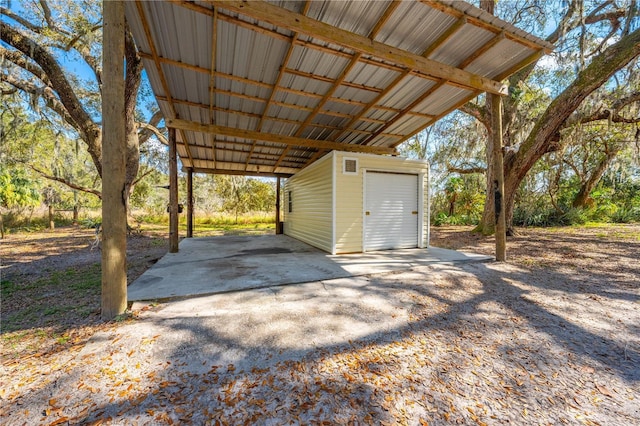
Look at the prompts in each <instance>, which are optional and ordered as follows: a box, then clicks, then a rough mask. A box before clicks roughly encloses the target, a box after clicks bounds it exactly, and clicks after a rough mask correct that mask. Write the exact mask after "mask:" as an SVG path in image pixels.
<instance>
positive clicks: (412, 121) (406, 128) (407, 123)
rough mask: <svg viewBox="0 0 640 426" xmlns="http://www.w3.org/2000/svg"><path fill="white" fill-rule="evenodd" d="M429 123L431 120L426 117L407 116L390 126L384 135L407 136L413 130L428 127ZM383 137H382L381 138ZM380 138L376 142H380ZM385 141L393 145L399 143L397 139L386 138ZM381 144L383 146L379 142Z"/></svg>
mask: <svg viewBox="0 0 640 426" xmlns="http://www.w3.org/2000/svg"><path fill="white" fill-rule="evenodd" d="M428 123H429V120H428V119H426V118H424V117H417V116H415V115H413V116H412V115H405V116H404V117H403V118H401V119H400V120H398V121H396V122H395V123H393V124H392V125H391V126H389V127H388V128H387V129H385V131H384V133H390V134H401V135H406V134H409V133H410V132H411V131H412V130H414V129H416V128H418V127H421V126H424V127H426V126H427V124H428ZM380 137H382V135H381V136H380ZM378 140H379V139H378V138H376V142H378ZM384 140H385V141H391V144H393V143H395V142H397V139H393V138H391V139H390V138H385V139H384ZM379 143H380V144H383V143H382V142H379Z"/></svg>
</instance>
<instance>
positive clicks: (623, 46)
mask: <svg viewBox="0 0 640 426" xmlns="http://www.w3.org/2000/svg"><path fill="white" fill-rule="evenodd" d="M639 54H640V29H637V30H635V31H634V32H632V33H630V34H629V35H627V36H625V37H623V38H622V39H620V40H619V41H618V42H617V43H615V44H613V45H611V46H609V47H608V48H607V49H606V50H605V51H604V52H602V53H600V54H599V55H597V56H596V57H595V58H593V60H592V61H591V63H590V64H589V65H588V66H587V67H586V68H585V69H584V70H582V71H581V72H580V73H579V74H578V76H577V77H576V79H575V80H574V81H573V83H571V84H570V85H569V86H568V87H567V88H566V89H565V90H564V91H563V92H562V93H561V94H560V95H558V96H557V97H556V98H555V99H554V100H553V101H552V102H551V104H550V105H549V106H548V107H547V109H546V110H545V112H544V113H543V114H542V116H540V117H539V118H538V119H537V120H536V124H535V126H534V128H533V129H532V130H531V132H530V133H529V136H528V137H527V138H526V140H525V141H524V142H523V143H522V144H521V145H520V147H519V149H518V151H517V152H515V153H513V152H508V153H506V154H505V161H504V178H505V193H504V199H505V215H506V220H507V233H508V235H510V234H511V233H512V232H513V223H512V221H513V210H514V206H515V196H516V192H517V190H518V187H519V186H520V183H521V182H522V180H523V179H524V177H525V176H526V175H527V173H528V172H529V170H530V169H531V168H532V167H533V165H534V164H535V163H536V162H537V161H538V160H539V159H540V158H541V157H542V156H543V155H545V154H546V153H548V152H553V151H556V150H558V148H559V144H560V143H561V142H560V134H559V132H560V130H561V129H562V128H563V126H564V125H565V122H566V121H567V119H568V118H569V117H570V116H571V114H573V113H574V112H575V111H576V109H578V107H579V106H580V104H581V103H582V101H583V100H584V99H585V98H586V97H587V96H589V95H590V94H591V93H593V91H595V90H596V89H598V88H599V87H601V86H602V85H603V84H605V83H606V82H607V81H608V80H609V78H611V76H612V75H613V74H615V73H616V72H617V71H618V70H620V69H622V68H623V67H625V66H626V65H627V64H628V63H629V62H631V61H632V60H633V59H634V58H635V57H636V56H638V55H639ZM505 136H506V137H507V138H508V135H505ZM490 139H491V138H489V140H490ZM505 146H509V145H508V144H507V143H505ZM487 152H491V150H490V149H487ZM491 176H492V173H491V172H490V171H489V170H488V171H487V178H488V185H487V201H486V202H485V209H484V212H483V215H482V222H481V223H480V224H479V225H478V226H477V227H476V230H477V231H479V232H482V233H483V234H490V233H492V232H493V225H492V222H493V220H494V213H493V203H492V202H490V201H492V200H493V194H492V193H491V191H492V189H491V187H492V185H491V184H490V183H491V182H492V180H491Z"/></svg>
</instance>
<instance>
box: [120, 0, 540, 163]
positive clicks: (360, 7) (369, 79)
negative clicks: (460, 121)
mask: <svg viewBox="0 0 640 426" xmlns="http://www.w3.org/2000/svg"><path fill="white" fill-rule="evenodd" d="M270 3H272V4H276V5H278V6H280V7H285V8H287V9H289V10H294V11H297V12H301V11H302V10H303V8H305V7H309V13H308V16H310V17H312V18H314V19H319V20H321V21H323V22H326V23H328V24H330V25H335V26H338V27H339V28H342V29H344V30H347V31H350V32H353V33H355V34H359V35H360V36H365V37H366V36H368V35H369V34H370V33H371V30H372V29H373V28H374V27H376V26H378V20H379V19H380V17H381V16H383V14H384V12H385V10H386V9H387V8H388V7H389V5H390V4H391V2H390V1H385V2H380V1H373V0H371V1H359V2H342V1H337V0H333V1H324V2H322V1H318V2H310V3H305V2H289V1H274V2H270ZM194 4H195V6H196V7H197V6H201V7H204V8H206V9H207V10H210V8H211V6H210V4H208V3H206V2H201V1H196V2H195V3H184V4H179V3H169V2H160V1H156V2H139V3H132V2H127V3H126V5H125V9H126V13H127V18H128V22H129V25H130V27H131V30H132V32H133V34H134V38H135V39H136V43H137V46H138V47H139V49H140V50H141V51H142V52H143V53H145V54H147V55H150V54H151V53H152V49H151V46H152V45H151V43H150V42H149V41H148V40H146V34H145V31H144V27H143V19H141V17H140V16H138V7H137V5H139V7H140V8H141V9H142V10H143V13H144V17H145V19H144V20H146V21H147V22H148V23H149V31H150V33H151V35H152V38H153V45H154V46H155V49H156V50H157V53H158V54H159V55H160V56H161V57H165V58H167V59H169V60H170V61H177V62H180V63H182V64H184V65H182V66H180V65H179V64H178V65H176V64H175V63H174V62H163V61H162V60H161V61H160V63H161V65H160V68H161V70H160V71H161V73H162V75H160V74H159V73H158V64H156V63H154V61H153V60H151V59H149V56H146V57H145V58H144V59H143V61H144V62H143V63H144V65H145V67H146V68H147V75H148V77H149V81H150V83H151V86H152V89H153V91H154V93H155V94H156V96H157V97H159V98H163V97H168V95H167V94H165V93H164V88H163V81H162V80H163V78H164V79H165V81H166V83H167V85H168V86H169V89H170V92H171V94H170V96H171V98H173V99H174V100H176V102H174V104H173V105H170V104H169V102H167V101H164V100H159V106H160V110H161V111H162V113H163V114H164V115H165V116H166V117H173V110H174V109H175V111H176V112H177V116H178V117H179V118H181V119H184V120H188V121H192V122H199V123H205V124H208V123H210V122H212V121H211V119H210V117H209V105H208V104H209V102H210V94H209V93H210V90H211V88H210V87H209V85H210V80H211V75H210V72H208V71H207V69H208V68H209V67H210V66H211V52H212V49H211V41H212V37H211V30H212V28H213V22H212V16H211V15H210V14H205V13H198V12H197V11H194V10H193V7H194ZM447 7H450V9H449V10H446V13H445V12H442V11H440V10H437V9H443V8H444V9H446V8H447ZM444 9H443V10H444ZM244 10H245V11H246V10H247V9H244ZM465 14H466V16H468V17H470V20H469V21H468V22H467V24H465V25H464V26H463V27H462V28H461V29H459V31H457V32H456V33H454V34H453V35H452V36H451V37H450V38H449V39H448V40H447V41H446V42H445V43H443V44H442V46H440V47H439V48H437V49H435V50H434V52H432V54H431V59H432V60H436V61H438V62H441V63H443V64H451V65H457V64H459V63H461V62H462V61H464V60H465V59H466V58H468V57H469V56H470V55H472V54H474V53H475V52H477V49H478V48H480V47H482V46H484V45H485V43H486V42H487V41H489V40H492V39H493V37H495V36H496V34H497V33H499V32H500V29H501V28H504V29H505V30H506V31H508V32H509V33H510V34H515V35H516V39H517V37H522V38H524V39H525V40H528V42H522V41H513V40H510V39H509V37H511V36H508V37H507V38H506V39H504V40H502V41H500V42H499V43H497V44H496V45H495V46H494V47H493V48H491V49H490V50H488V51H487V52H484V53H483V54H482V55H481V56H480V57H479V58H477V59H476V60H474V61H473V62H472V63H471V64H469V66H468V67H467V68H466V69H467V70H468V71H470V72H473V73H475V74H478V75H482V76H488V77H494V76H497V75H500V74H502V73H504V71H505V70H509V69H511V68H512V67H513V66H514V65H516V64H518V63H521V61H522V60H523V59H525V58H528V57H530V56H531V54H532V53H534V51H535V50H534V48H532V47H531V46H530V43H534V45H535V46H538V48H548V47H549V45H548V44H545V43H544V42H542V41H540V40H539V39H536V38H535V37H533V36H531V35H529V34H526V33H524V32H522V31H520V30H517V29H514V28H513V27H512V26H510V25H508V24H506V23H505V22H503V21H500V20H499V19H497V18H494V17H492V16H490V15H488V14H486V13H485V12H483V11H481V10H479V9H477V8H474V7H472V6H470V5H469V4H466V3H464V2H449V1H443V2H440V3H438V4H436V5H435V6H433V7H432V6H430V5H428V4H424V3H420V2H414V1H403V2H401V3H400V4H399V6H398V7H397V8H396V9H395V11H394V12H393V13H392V14H391V16H390V17H389V19H388V21H387V22H386V23H385V24H384V25H382V26H380V28H379V32H378V35H377V37H376V40H377V41H378V42H383V43H387V44H389V45H391V46H396V47H399V48H401V49H406V50H407V51H409V52H412V53H414V54H422V52H423V51H424V50H425V49H426V48H427V47H429V46H430V45H431V44H432V43H433V42H434V41H435V40H437V39H438V38H439V37H440V36H441V35H442V34H444V32H445V31H447V29H448V28H449V27H450V26H451V25H453V24H454V23H455V22H457V21H458V18H459V17H460V16H463V15H465ZM218 16H219V18H220V19H219V20H218V21H217V23H216V25H217V28H218V34H217V46H216V61H215V66H216V72H217V73H218V75H217V76H216V78H215V87H214V88H213V89H214V90H215V98H214V101H215V102H214V107H215V115H214V118H215V119H214V120H213V123H215V124H217V125H221V126H225V127H230V128H238V129H251V130H253V129H258V123H260V122H261V117H263V116H264V117H265V119H264V120H263V122H262V125H261V127H260V130H262V131H264V132H268V133H273V134H282V135H289V136H291V135H299V136H303V137H307V138H317V139H321V140H324V139H326V140H334V139H337V140H338V141H340V142H342V143H365V142H366V143H369V142H367V141H369V139H371V137H372V134H373V133H374V132H380V133H381V134H380V135H378V136H377V137H376V138H375V140H374V141H373V143H375V144H382V145H386V146H390V145H392V144H395V143H396V142H397V140H398V138H397V137H393V136H389V133H399V134H401V135H402V134H409V133H411V132H413V131H416V128H417V127H418V126H420V125H422V124H423V123H428V122H430V121H431V118H429V117H424V116H422V117H421V116H415V115H411V114H409V115H407V116H404V117H398V113H400V112H403V111H406V110H407V108H408V107H409V106H410V105H411V104H412V103H413V102H414V101H415V100H416V99H420V98H421V97H423V96H424V94H425V93H426V92H427V91H428V90H429V89H430V88H431V87H433V85H434V84H436V83H435V82H434V81H432V80H429V79H426V78H424V77H422V76H419V75H417V74H410V75H409V76H407V77H406V78H404V79H403V81H402V82H401V83H400V84H398V85H397V87H394V88H389V85H390V84H391V83H392V82H393V81H394V80H395V79H396V78H397V77H398V75H400V72H409V71H410V70H405V69H404V67H405V65H396V64H394V63H393V61H391V59H389V58H386V59H384V60H383V59H380V58H375V57H373V56H371V54H369V53H367V54H363V55H362V58H361V60H360V62H358V63H356V64H355V66H352V68H351V70H350V72H349V74H348V75H347V76H346V77H345V78H344V81H343V82H342V84H337V82H335V79H336V78H338V77H339V76H340V75H341V74H342V73H343V71H344V70H345V69H346V68H345V67H347V66H349V64H352V61H353V53H354V52H353V51H352V48H349V47H345V46H339V45H338V44H340V43H341V41H338V40H335V41H334V42H327V41H325V40H324V39H325V38H326V37H324V36H321V37H315V36H313V35H310V34H304V31H303V33H301V34H299V35H298V38H297V40H298V41H297V42H296V45H295V46H294V48H293V54H292V55H291V58H290V60H289V61H288V63H286V64H283V63H282V61H283V60H284V58H285V57H286V54H287V51H288V49H289V48H290V39H288V38H287V37H290V36H291V35H292V32H291V31H290V30H286V29H283V28H277V27H276V26H275V25H273V24H269V23H266V22H258V21H257V20H256V19H255V18H251V17H248V16H246V15H243V14H242V11H241V12H240V13H236V12H230V11H229V10H225V9H224V8H220V9H218ZM476 16H477V17H479V19H481V20H483V21H485V22H489V23H491V24H487V25H484V24H483V25H481V26H484V27H487V26H490V25H494V26H495V27H494V29H493V30H487V29H483V28H480V27H479V26H477V25H476V23H477V22H476V21H473V17H476ZM247 26H254V28H253V29H250V28H248V27H247ZM373 62H375V63H376V64H375V65H374V64H373ZM382 62H384V64H383V63H382ZM385 64H386V65H385ZM193 66H197V67H200V69H199V70H195V69H193V68H190V67H193ZM287 68H288V69H290V70H293V71H290V72H286V73H284V74H283V78H282V79H281V81H280V85H281V88H280V89H276V90H275V91H273V88H272V87H270V86H269V85H272V84H274V83H275V81H276V80H277V78H278V75H279V74H280V73H281V70H282V69H287ZM295 70H297V71H295ZM295 73H302V74H308V77H303V76H301V75H296V74H295ZM314 76H315V77H314ZM247 79H248V80H247ZM251 80H253V81H254V82H251ZM458 84H460V82H458ZM366 87H368V88H369V89H367V88H366ZM388 89H391V90H389V93H387V94H386V95H385V96H384V97H383V98H382V99H381V100H379V101H378V102H377V104H379V106H377V107H376V106H373V108H370V109H368V110H363V108H365V106H366V105H367V104H369V103H370V102H372V101H373V100H375V99H376V98H377V97H379V96H380V95H379V93H380V92H382V91H383V90H384V91H387V90H388ZM272 91H273V102H272V103H271V104H270V105H269V107H268V108H266V106H267V102H268V100H269V99H270V97H271V94H272ZM329 91H331V94H330V98H329V99H328V100H327V101H326V102H324V101H322V99H323V96H325V95H326V94H329ZM470 96H472V91H471V90H465V89H462V88H460V87H458V86H444V87H441V88H440V89H438V90H437V91H435V92H434V93H433V94H431V95H430V96H429V97H428V99H426V100H424V101H422V102H421V104H420V105H418V106H417V107H416V108H414V109H415V110H416V111H421V112H423V113H429V114H433V115H440V114H442V113H444V112H446V111H448V110H450V109H451V108H454V107H455V106H458V105H460V104H461V103H462V102H465V101H466V100H467V99H468V98H469V97H470ZM321 102H323V103H322V104H321ZM198 105H200V106H198ZM316 108H318V109H320V111H319V113H318V114H316V115H315V116H312V115H310V114H311V112H312V110H314V109H316ZM360 115H362V118H360V119H358V117H359V116H360ZM278 119H279V120H280V121H278ZM282 120H284V121H282ZM308 120H311V125H307V126H306V128H304V129H301V124H302V123H303V122H305V121H308ZM389 120H394V121H393V124H392V125H387V124H385V123H387V122H389ZM296 122H297V124H296ZM351 122H354V125H352V126H351V129H345V128H344V127H345V126H346V125H347V124H348V123H351ZM387 126H388V127H387ZM363 132H369V133H363ZM183 135H184V136H183ZM183 137H186V140H187V141H188V143H189V145H190V146H191V155H192V156H193V157H194V159H195V160H198V158H199V157H200V156H202V158H205V159H207V160H206V161H204V162H202V164H209V165H210V166H211V167H214V166H215V167H216V168H218V169H220V168H225V167H226V168H230V167H231V168H233V169H234V170H245V164H246V162H247V160H249V164H248V166H247V167H246V170H247V171H252V170H257V167H258V165H262V166H263V167H265V165H266V164H271V165H272V166H273V165H275V161H276V160H277V158H280V155H282V153H283V152H284V148H285V147H284V146H282V145H279V144H275V143H263V142H260V143H259V144H256V148H255V149H254V154H255V156H252V158H251V159H249V158H248V151H250V150H251V146H253V144H254V142H253V141H246V140H241V139H238V140H235V139H232V138H225V139H223V141H221V142H219V143H222V144H223V145H220V146H219V147H218V148H219V149H218V150H217V151H219V152H220V155H221V156H224V158H221V161H220V162H215V163H214V162H213V149H212V148H211V147H210V146H211V144H212V143H213V142H212V141H213V137H212V136H211V135H203V134H197V133H193V132H189V131H180V132H179V133H178V140H182V138H183ZM227 143H231V144H232V145H229V147H227ZM205 145H206V146H209V147H208V148H204V147H203V148H198V146H205ZM180 149H182V150H181V151H179V152H180V155H181V156H182V155H187V151H186V148H185V147H183V148H180ZM287 149H288V151H287V155H286V156H284V157H283V158H282V159H281V164H280V165H281V167H279V168H278V171H282V170H286V169H287V167H288V166H289V165H291V166H292V170H295V168H296V167H300V166H296V164H301V163H305V162H306V161H307V159H308V158H311V156H312V155H313V153H314V152H316V151H315V150H314V149H310V148H301V147H295V146H290V147H288V148H287ZM275 157H277V158H275ZM269 158H275V159H272V160H270V159H269ZM209 159H210V160H209ZM269 162H271V163H269ZM236 163H237V164H236ZM284 165H287V167H284ZM271 171H272V172H273V170H271Z"/></svg>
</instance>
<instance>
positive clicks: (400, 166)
mask: <svg viewBox="0 0 640 426" xmlns="http://www.w3.org/2000/svg"><path fill="white" fill-rule="evenodd" d="M334 155H335V156H336V161H335V164H336V189H337V194H336V224H335V226H336V247H335V251H336V253H338V254H339V253H358V252H362V251H363V247H362V243H363V237H364V235H363V215H364V204H363V203H364V199H363V191H364V182H363V173H362V171H363V170H365V169H366V170H367V171H372V172H375V171H385V172H393V173H410V174H416V175H420V174H424V176H425V189H424V191H425V194H426V193H427V188H426V187H427V186H428V185H426V179H427V178H426V176H427V175H428V171H429V166H428V164H427V162H426V161H420V160H409V159H406V158H398V157H388V156H380V155H368V154H354V153H346V152H335V153H334ZM344 157H347V158H357V159H358V173H357V174H356V175H352V174H344V173H343V169H342V168H343V158H344ZM422 201H423V215H425V214H427V213H426V212H427V211H428V206H427V202H428V197H426V196H425V197H423V200H422ZM423 217H424V216H423ZM423 220H424V219H423ZM423 226H426V224H423ZM425 235H426V232H425V231H423V236H425ZM420 242H422V241H420ZM419 245H422V244H419Z"/></svg>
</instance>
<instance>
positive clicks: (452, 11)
mask: <svg viewBox="0 0 640 426" xmlns="http://www.w3.org/2000/svg"><path fill="white" fill-rule="evenodd" d="M419 1H420V2H422V3H424V4H425V5H426V6H429V7H431V8H433V9H436V10H439V11H440V12H444V13H446V14H447V15H451V16H455V17H456V18H462V17H466V18H467V20H468V22H469V23H470V24H472V25H475V26H476V27H479V28H483V29H485V30H487V31H491V32H492V33H494V34H499V33H500V32H502V31H504V32H505V37H506V38H507V39H509V40H512V41H515V42H516V43H519V44H522V45H524V46H527V47H529V48H531V49H534V50H538V49H541V48H542V49H544V50H545V51H546V53H551V51H552V50H553V46H552V45H550V44H549V43H548V42H546V41H544V40H540V42H539V43H536V42H534V41H532V40H529V39H528V38H526V37H523V36H521V35H518V34H516V33H514V32H512V31H507V30H505V29H504V28H501V27H499V26H497V25H494V24H491V23H489V22H486V21H483V20H482V19H480V18H476V17H473V16H470V15H466V14H465V13H464V12H461V11H459V10H458V9H456V8H455V7H453V6H450V5H448V4H446V3H443V2H440V1H438V0H419ZM492 18H493V16H492Z"/></svg>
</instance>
